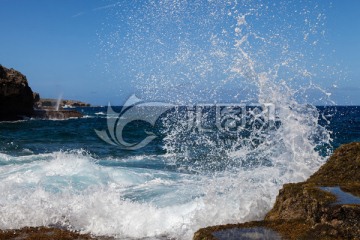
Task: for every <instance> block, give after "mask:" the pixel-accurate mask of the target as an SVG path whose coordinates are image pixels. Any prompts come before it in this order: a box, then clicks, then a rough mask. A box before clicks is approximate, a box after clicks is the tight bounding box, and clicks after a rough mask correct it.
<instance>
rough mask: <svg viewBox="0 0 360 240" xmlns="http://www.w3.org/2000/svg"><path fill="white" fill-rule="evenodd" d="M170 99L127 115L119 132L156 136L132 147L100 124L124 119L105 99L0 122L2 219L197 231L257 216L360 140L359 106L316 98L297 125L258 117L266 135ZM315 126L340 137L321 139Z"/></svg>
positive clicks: (171, 233)
mask: <svg viewBox="0 0 360 240" xmlns="http://www.w3.org/2000/svg"><path fill="white" fill-rule="evenodd" d="M305 108H306V109H308V108H309V106H306V107H305ZM113 109H114V111H115V112H117V113H120V111H121V109H122V108H121V107H114V108H113ZM174 109H175V108H173V109H170V110H167V112H165V114H162V115H161V116H160V117H159V118H158V119H157V121H156V122H155V123H154V124H149V123H148V122H145V121H146V119H145V120H144V121H140V120H137V121H133V122H130V123H128V124H127V125H126V126H125V127H124V129H123V132H122V136H123V137H124V141H126V142H127V143H132V144H136V143H139V142H141V141H142V140H143V139H145V138H146V136H148V135H149V132H151V133H154V134H155V135H156V138H155V139H153V140H152V141H151V142H150V143H148V144H147V145H146V146H144V147H141V148H139V149H133V150H129V149H126V148H124V147H123V146H119V145H111V144H109V143H106V142H105V141H103V140H102V139H100V137H99V136H98V135H97V134H96V132H95V130H103V129H107V124H108V121H109V119H118V121H121V119H122V118H121V117H119V116H117V115H108V114H107V108H106V107H89V108H77V109H76V110H78V111H80V112H82V113H83V114H84V115H85V117H84V118H81V119H69V120H26V121H18V122H2V123H0V191H1V193H2V194H1V196H0V228H1V229H14V228H21V227H25V226H58V227H66V228H68V229H72V230H78V231H81V232H84V233H91V234H94V235H98V236H114V237H117V238H119V239H171V238H174V239H191V237H192V234H193V233H194V232H195V231H196V230H197V229H199V228H201V227H205V226H208V225H215V224H226V223H237V222H244V221H250V220H259V219H261V218H262V217H264V214H265V213H266V212H267V211H269V210H270V209H271V207H272V205H273V203H274V201H275V197H276V195H277V193H278V190H279V189H280V188H281V186H282V185H283V184H284V183H287V182H297V181H302V180H305V179H306V178H307V177H309V176H310V175H311V174H312V173H313V172H315V171H316V170H317V169H318V168H319V166H321V164H323V163H324V162H325V161H326V159H327V157H328V156H329V155H330V154H331V152H332V150H333V149H335V148H336V147H338V146H339V145H341V144H343V143H349V142H353V141H360V108H359V107H355V106H353V107H342V106H337V107H317V108H316V109H315V108H312V109H311V111H312V113H313V114H312V115H311V114H310V115H309V114H307V115H306V116H311V121H310V123H309V121H304V119H302V120H299V118H297V124H298V125H293V126H290V127H289V128H288V127H287V123H285V122H284V119H282V120H281V121H280V120H279V122H278V123H275V124H274V126H273V127H272V128H269V127H268V126H267V127H265V128H259V127H258V126H256V129H258V130H259V131H258V132H259V133H260V132H262V133H266V134H263V135H261V134H256V135H253V134H247V133H246V129H251V132H252V133H254V132H256V131H255V130H254V129H255V128H254V125H251V124H250V125H251V126H250V125H249V124H248V125H246V126H245V127H244V128H243V129H242V131H240V132H238V133H237V135H233V134H229V135H226V134H220V133H219V132H220V130H219V129H214V125H213V126H212V127H211V125H212V124H211V119H212V118H214V115H211V114H207V113H210V112H211V111H210V110H209V109H208V110H206V111H204V116H206V117H203V118H202V119H205V120H204V121H205V122H204V123H201V124H202V127H203V128H205V126H206V127H207V128H206V129H207V131H203V130H202V131H200V130H199V126H198V125H195V126H192V127H190V128H189V127H185V128H184V125H183V124H184V122H185V121H181V119H182V120H184V119H185V118H186V117H185V116H184V115H183V114H184V113H186V112H189V109H187V108H177V109H175V110H174ZM246 111H251V110H250V109H247V110H246ZM306 111H308V110H306ZM115 112H113V114H114V113H115ZM316 112H318V114H317V115H316V114H315V115H314V113H316ZM147 113H149V111H148V112H147ZM174 113H176V114H174ZM205 113H206V114H205ZM296 114H299V113H298V111H297V113H296ZM277 115H278V113H277ZM174 116H177V117H178V118H176V117H174ZM179 116H180V118H179ZM295 116H297V117H299V116H300V115H294V116H293V117H295ZM304 116H305V115H304ZM276 118H277V119H278V116H276ZM179 119H180V120H179ZM288 119H289V120H288V121H289V122H291V121H294V120H291V118H288ZM314 119H315V120H314ZM169 120H171V121H170V122H171V123H169ZM179 122H180V123H181V124H179ZM186 122H188V120H187V121H186ZM275 122H276V121H275ZM315 125H316V128H315V127H314V126H315ZM117 126H119V123H118V124H117ZM179 126H181V128H179ZM307 127H310V128H307ZM319 127H321V128H320V129H321V130H319ZM323 127H324V128H323ZM211 128H212V131H210V130H209V129H211ZM180 129H181V130H180ZM316 129H318V130H316ZM309 130H312V131H313V132H314V131H316V132H317V133H316V134H314V133H313V135H311V133H310V132H307V131H309ZM319 131H320V132H324V131H325V132H326V133H329V136H330V138H332V140H331V141H329V142H327V140H326V141H324V136H325V135H326V134H325V135H321V134H319ZM277 134H278V135H277ZM315 135H316V136H315ZM269 136H271V137H270V138H269ZM321 136H322V137H321ZM114 139H115V138H114ZM116 139H119V138H116ZM246 139H248V140H249V139H251V140H256V141H249V142H248V141H244V140H246Z"/></svg>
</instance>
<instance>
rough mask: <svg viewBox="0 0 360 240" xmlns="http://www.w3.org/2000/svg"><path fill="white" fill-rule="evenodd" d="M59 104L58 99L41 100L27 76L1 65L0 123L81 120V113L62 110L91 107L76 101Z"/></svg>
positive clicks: (64, 101)
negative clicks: (35, 119) (31, 86)
mask: <svg viewBox="0 0 360 240" xmlns="http://www.w3.org/2000/svg"><path fill="white" fill-rule="evenodd" d="M57 102H58V100H56V99H41V98H40V95H39V93H35V92H33V91H32V89H31V88H30V86H29V84H28V80H27V78H26V76H25V75H23V74H22V73H20V72H19V71H16V70H15V69H12V68H10V69H8V68H6V67H3V66H2V65H0V121H17V120H23V119H29V118H37V119H68V118H80V117H82V114H81V113H80V112H77V111H74V110H71V111H68V110H64V109H62V108H63V107H70V108H71V107H88V106H90V104H87V103H84V102H80V101H74V100H61V101H60V100H59V103H57ZM57 104H58V105H59V106H56V105H57Z"/></svg>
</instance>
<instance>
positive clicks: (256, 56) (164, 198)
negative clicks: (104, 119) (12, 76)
mask: <svg viewBox="0 0 360 240" xmlns="http://www.w3.org/2000/svg"><path fill="white" fill-rule="evenodd" d="M114 6H115V7H114V8H113V9H112V11H113V12H112V15H111V16H114V15H113V14H114V13H115V20H117V19H118V20H120V21H119V22H117V21H112V23H113V22H115V23H116V24H119V26H116V30H115V31H114V32H113V34H112V35H111V36H102V37H103V38H105V39H106V40H103V41H102V42H104V44H103V46H102V50H103V52H104V53H105V58H106V59H105V60H106V62H107V63H109V62H112V63H114V64H113V65H114V68H113V69H111V64H107V65H108V66H110V69H109V71H111V72H112V73H113V74H114V75H116V76H117V77H118V79H116V80H119V79H121V78H125V79H129V78H130V79H132V80H133V82H132V84H133V85H134V87H135V88H136V89H137V91H138V92H137V95H139V96H140V97H141V98H142V99H145V100H149V101H151V100H156V101H161V100H162V101H166V102H170V103H174V104H178V105H182V106H194V105H196V103H204V102H205V103H206V102H207V103H214V102H216V103H219V104H220V105H221V104H222V103H242V104H245V105H246V106H247V107H249V106H250V105H249V104H250V103H255V104H258V105H264V104H272V106H274V112H275V115H276V119H274V121H276V123H275V125H274V126H273V127H268V126H267V127H259V126H258V125H256V124H252V123H251V124H250V123H249V124H247V125H246V129H245V130H244V132H242V133H241V134H237V135H235V136H232V137H228V139H225V140H226V141H223V138H222V136H221V135H220V134H218V133H216V132H215V133H213V134H209V133H207V132H201V131H197V130H196V129H190V130H189V129H188V128H186V127H185V128H184V126H186V124H187V123H188V119H187V117H186V116H187V115H183V114H184V113H183V112H182V111H181V110H179V111H177V110H175V111H174V112H172V113H169V115H168V116H167V117H165V120H164V122H163V130H164V138H163V144H164V148H165V150H166V154H165V155H156V156H139V158H140V159H141V161H144V159H145V160H148V161H149V162H156V163H158V162H161V163H162V164H165V165H166V167H168V168H171V167H172V168H173V169H175V170H176V171H173V172H171V171H161V170H154V169H150V168H149V169H146V168H141V169H140V168H139V169H137V168H133V169H128V168H122V167H118V168H109V167H107V165H106V164H105V165H101V164H98V160H96V159H94V157H93V156H91V155H89V154H87V153H84V152H55V153H52V154H48V155H42V156H36V159H37V161H33V160H31V159H30V160H29V159H24V158H23V157H17V158H15V159H9V158H10V157H9V156H7V155H4V156H0V159H2V161H5V162H7V161H13V162H14V161H15V162H18V161H20V162H21V161H25V162H26V163H25V164H24V165H21V166H19V167H18V169H17V170H16V172H17V173H16V174H15V175H13V173H9V169H6V167H5V168H2V172H1V178H2V181H1V184H0V190H1V192H3V193H5V194H6V195H7V196H10V197H8V198H7V200H6V202H1V204H0V209H1V212H2V214H1V219H0V227H1V228H13V227H22V226H37V225H49V224H60V225H65V226H67V227H69V228H73V229H78V230H81V231H83V232H90V233H93V234H96V235H111V236H116V237H119V238H121V239H123V238H129V239H136V238H153V239H157V238H164V239H168V238H176V239H191V237H192V234H193V233H194V232H195V231H196V230H198V229H199V228H201V227H205V226H209V225H216V224H226V223H234V222H244V221H250V220H259V219H261V218H263V217H264V215H265V213H266V212H267V211H268V210H269V209H270V208H271V207H272V205H273V203H274V201H275V197H276V195H277V192H278V190H279V189H280V188H281V186H282V185H283V184H284V183H288V182H297V181H302V180H305V179H306V178H307V177H309V176H310V174H312V173H313V172H314V171H316V170H317V169H318V168H319V166H320V165H321V164H322V163H323V162H324V161H325V160H326V158H327V156H328V154H329V152H326V150H327V147H328V144H329V142H330V140H331V139H330V136H329V133H328V131H327V130H326V129H325V128H324V127H323V126H320V125H319V124H318V117H319V113H318V111H317V109H316V108H315V107H314V106H313V105H311V104H308V103H311V102H312V99H311V97H310V95H311V94H309V92H312V91H314V90H316V91H317V94H320V95H322V99H323V100H324V99H325V100H324V101H330V100H328V99H327V94H326V92H323V91H322V90H321V87H320V86H318V85H316V84H315V83H314V82H315V81H314V79H315V78H316V76H319V75H321V74H322V71H325V70H322V64H324V63H322V62H321V59H323V52H322V48H321V39H322V38H323V28H324V26H323V23H324V19H325V15H324V13H323V11H324V8H325V6H324V3H320V1H319V3H316V2H315V1H314V2H311V3H309V2H308V1H306V2H302V1H280V2H270V1H269V2H264V1H255V0H253V1H248V0H246V1H245V0H243V1H241V0H240V1H217V0H211V1H210V0H209V1H205V0H195V1H166V0H165V1H146V2H142V1H138V2H137V1H135V2H134V3H133V4H122V3H117V4H116V5H114ZM124 19H126V20H124ZM112 20H114V19H112ZM116 24H115V25H116ZM118 28H120V30H119V29H118ZM124 72H127V75H126V76H125V75H124ZM116 84H117V81H114V85H115V86H116ZM319 89H320V90H319ZM323 95H325V96H323ZM253 110H254V109H250V110H249V111H253ZM185 114H186V113H185ZM174 116H175V117H174ZM204 116H205V115H204ZM173 117H174V118H175V119H176V121H172V119H173ZM255 120H256V119H255ZM255 120H254V122H255ZM167 122H170V123H167ZM321 148H324V149H325V152H326V154H324V155H323V156H322V155H320V154H319V149H321ZM107 161H108V162H111V161H112V159H107ZM124 161H129V162H131V161H137V159H136V158H135V157H130V158H129V159H126V160H124ZM159 164H160V163H159ZM23 172H27V173H28V175H26V176H25V175H23V174H22V173H23ZM29 174H30V175H29ZM59 176H60V177H59ZM14 178H16V179H17V181H16V182H14V181H12V179H14ZM29 179H30V180H29ZM20 183H26V184H25V185H27V188H26V190H24V188H23V185H22V184H20ZM19 196H23V197H22V198H20V197H19ZM22 199H27V201H26V203H24V202H23V200H22ZM9 209H11V211H10V210H9ZM19 216H21V217H19Z"/></svg>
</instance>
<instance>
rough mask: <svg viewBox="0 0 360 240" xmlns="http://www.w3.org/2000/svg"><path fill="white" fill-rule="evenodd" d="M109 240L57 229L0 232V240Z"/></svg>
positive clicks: (35, 228)
mask: <svg viewBox="0 0 360 240" xmlns="http://www.w3.org/2000/svg"><path fill="white" fill-rule="evenodd" d="M5 239H12V240H60V239H62V240H70V239H76V240H92V239H100V240H101V239H102V240H110V239H113V238H107V237H94V236H91V235H89V234H80V233H77V232H72V231H68V230H64V229H59V228H48V227H25V228H22V229H17V230H5V231H4V230H0V240H5Z"/></svg>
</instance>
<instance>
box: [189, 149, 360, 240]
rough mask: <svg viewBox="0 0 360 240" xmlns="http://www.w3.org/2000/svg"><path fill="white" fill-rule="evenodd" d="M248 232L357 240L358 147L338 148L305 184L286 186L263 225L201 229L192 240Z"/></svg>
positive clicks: (359, 211) (359, 236)
mask: <svg viewBox="0 0 360 240" xmlns="http://www.w3.org/2000/svg"><path fill="white" fill-rule="evenodd" d="M249 228H251V229H254V228H258V229H264V228H265V229H270V230H273V231H276V232H277V233H279V234H280V235H281V237H282V239H360V143H350V144H346V145H342V146H341V147H339V148H338V149H337V150H336V151H335V152H334V154H333V155H332V156H331V157H330V159H329V160H328V161H327V162H326V163H325V164H324V165H323V166H322V167H321V168H320V169H319V170H318V171H317V172H316V173H314V174H313V175H312V176H311V177H310V178H309V179H308V180H307V181H305V182H301V183H290V184H285V185H284V186H283V188H282V189H281V190H280V191H279V195H278V196H277V198H276V202H275V205H274V207H273V209H272V210H271V211H270V212H269V213H268V214H267V215H266V216H265V219H264V221H257V222H248V223H243V224H232V225H223V226H213V227H207V228H203V229H200V230H199V231H197V232H196V233H195V235H194V239H196V240H198V239H218V238H216V237H215V236H216V235H217V234H218V232H219V231H220V232H221V231H222V235H223V236H224V234H227V233H228V234H230V233H232V234H234V233H235V232H236V231H233V230H232V231H230V230H229V229H237V230H238V231H237V234H241V230H242V229H249ZM214 233H216V234H214ZM220 235H221V234H220ZM239 236H240V235H237V236H234V235H231V236H230V235H227V237H228V239H241V238H239Z"/></svg>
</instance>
